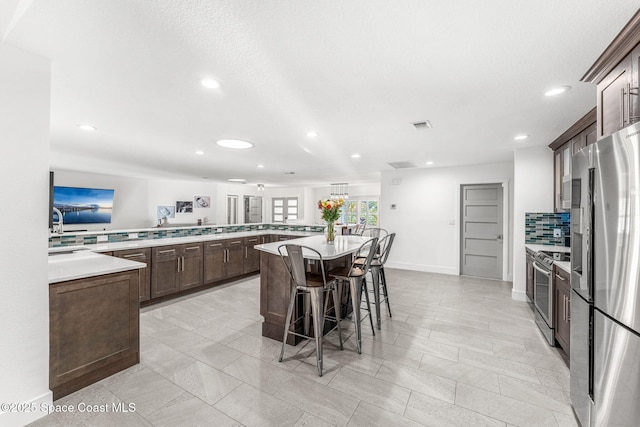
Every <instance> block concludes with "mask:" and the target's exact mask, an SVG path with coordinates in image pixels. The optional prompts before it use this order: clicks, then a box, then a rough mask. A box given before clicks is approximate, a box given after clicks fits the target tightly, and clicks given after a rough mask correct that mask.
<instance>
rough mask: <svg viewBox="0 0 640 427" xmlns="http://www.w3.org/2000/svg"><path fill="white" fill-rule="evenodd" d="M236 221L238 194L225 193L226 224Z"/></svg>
mask: <svg viewBox="0 0 640 427" xmlns="http://www.w3.org/2000/svg"><path fill="white" fill-rule="evenodd" d="M237 223H238V196H234V195H230V194H228V195H227V224H237Z"/></svg>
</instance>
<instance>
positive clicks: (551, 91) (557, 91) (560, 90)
mask: <svg viewBox="0 0 640 427" xmlns="http://www.w3.org/2000/svg"><path fill="white" fill-rule="evenodd" d="M569 89H571V86H559V87H554V88H553V89H549V90H548V91H546V92H545V93H544V96H555V95H560V94H561V93H565V92H566V91H568V90H569Z"/></svg>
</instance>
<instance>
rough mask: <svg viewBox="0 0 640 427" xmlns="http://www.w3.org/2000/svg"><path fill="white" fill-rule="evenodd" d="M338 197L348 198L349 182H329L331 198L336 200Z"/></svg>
mask: <svg viewBox="0 0 640 427" xmlns="http://www.w3.org/2000/svg"><path fill="white" fill-rule="evenodd" d="M340 198H342V199H348V198H349V184H347V183H346V182H339V183H337V184H331V199H333V200H337V199H340Z"/></svg>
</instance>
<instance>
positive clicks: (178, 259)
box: [177, 257, 180, 273]
mask: <svg viewBox="0 0 640 427" xmlns="http://www.w3.org/2000/svg"><path fill="white" fill-rule="evenodd" d="M177 261H178V273H179V272H180V257H178V258H177Z"/></svg>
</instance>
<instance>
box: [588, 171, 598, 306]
mask: <svg viewBox="0 0 640 427" xmlns="http://www.w3.org/2000/svg"><path fill="white" fill-rule="evenodd" d="M595 172H596V170H595V168H589V189H588V194H587V209H586V213H585V216H586V218H585V219H586V221H587V222H586V224H587V227H586V240H587V241H586V243H587V254H586V255H587V259H586V268H587V271H586V277H587V289H588V292H589V299H591V300H593V280H594V271H593V266H594V264H593V263H594V243H595V242H594V241H593V237H594V227H595V223H594V216H595V215H594V211H595Z"/></svg>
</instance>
